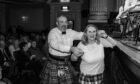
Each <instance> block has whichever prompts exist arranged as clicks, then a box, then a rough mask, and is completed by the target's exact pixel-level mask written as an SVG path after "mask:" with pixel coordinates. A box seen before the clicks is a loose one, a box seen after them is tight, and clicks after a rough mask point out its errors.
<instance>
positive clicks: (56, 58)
mask: <svg viewBox="0 0 140 84" xmlns="http://www.w3.org/2000/svg"><path fill="white" fill-rule="evenodd" d="M56 25H57V27H55V28H53V29H51V31H50V32H49V35H48V46H49V58H48V62H47V64H46V66H45V67H44V70H43V73H42V81H41V83H42V84H72V73H73V68H72V66H71V64H70V59H69V58H70V55H71V52H73V53H79V52H80V53H81V54H83V51H82V50H80V49H79V48H77V47H73V46H72V45H73V41H74V40H80V39H81V37H82V35H83V33H82V32H76V31H74V30H72V29H67V26H68V23H67V18H66V17H65V16H60V17H58V18H57V22H56Z"/></svg>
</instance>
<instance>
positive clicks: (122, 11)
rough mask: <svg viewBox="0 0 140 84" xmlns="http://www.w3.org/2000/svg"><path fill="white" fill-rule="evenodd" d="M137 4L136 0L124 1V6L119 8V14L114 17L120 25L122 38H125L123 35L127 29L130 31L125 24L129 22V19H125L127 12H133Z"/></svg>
mask: <svg viewBox="0 0 140 84" xmlns="http://www.w3.org/2000/svg"><path fill="white" fill-rule="evenodd" d="M139 4H140V1H138V0H125V3H124V5H122V6H120V8H119V14H118V15H117V17H116V20H117V21H118V23H119V24H120V31H121V34H122V37H123V36H125V33H126V31H127V30H128V29H132V28H131V27H130V28H127V24H128V22H130V21H129V18H128V17H127V14H128V12H130V11H133V10H135V9H136V8H137V6H138V5H139ZM132 18H133V17H132Z"/></svg>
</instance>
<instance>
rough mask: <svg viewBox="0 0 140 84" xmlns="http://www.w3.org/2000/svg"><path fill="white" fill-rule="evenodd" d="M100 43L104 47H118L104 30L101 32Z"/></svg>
mask: <svg viewBox="0 0 140 84" xmlns="http://www.w3.org/2000/svg"><path fill="white" fill-rule="evenodd" d="M99 35H100V37H101V38H100V41H101V43H102V44H103V45H104V47H112V48H113V47H114V46H116V45H117V42H116V41H115V40H114V39H113V38H112V37H110V36H108V35H107V34H106V33H105V31H104V30H100V31H99Z"/></svg>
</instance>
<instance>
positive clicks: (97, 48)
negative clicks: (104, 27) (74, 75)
mask: <svg viewBox="0 0 140 84" xmlns="http://www.w3.org/2000/svg"><path fill="white" fill-rule="evenodd" d="M78 47H79V48H80V49H82V50H83V51H84V55H83V56H82V57H81V58H82V61H81V64H80V70H81V73H83V74H85V75H96V74H100V73H103V71H104V47H103V45H102V44H101V43H100V44H97V43H94V44H88V45H83V44H82V43H79V45H78Z"/></svg>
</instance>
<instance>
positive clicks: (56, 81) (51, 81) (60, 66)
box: [40, 55, 74, 84]
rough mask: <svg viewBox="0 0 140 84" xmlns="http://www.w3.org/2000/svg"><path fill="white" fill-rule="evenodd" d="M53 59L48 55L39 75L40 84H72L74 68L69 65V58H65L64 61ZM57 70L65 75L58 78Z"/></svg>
mask: <svg viewBox="0 0 140 84" xmlns="http://www.w3.org/2000/svg"><path fill="white" fill-rule="evenodd" d="M54 57H55V56H52V55H50V56H49V58H48V60H47V62H46V63H45V65H44V68H43V71H42V73H41V75H40V77H41V82H40V84H72V83H73V79H72V78H73V70H74V68H73V66H72V65H71V63H70V59H69V58H70V56H66V57H65V58H64V59H63V58H62V59H61V58H54ZM57 57H60V56H57ZM58 70H63V71H64V73H65V75H63V76H58Z"/></svg>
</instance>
